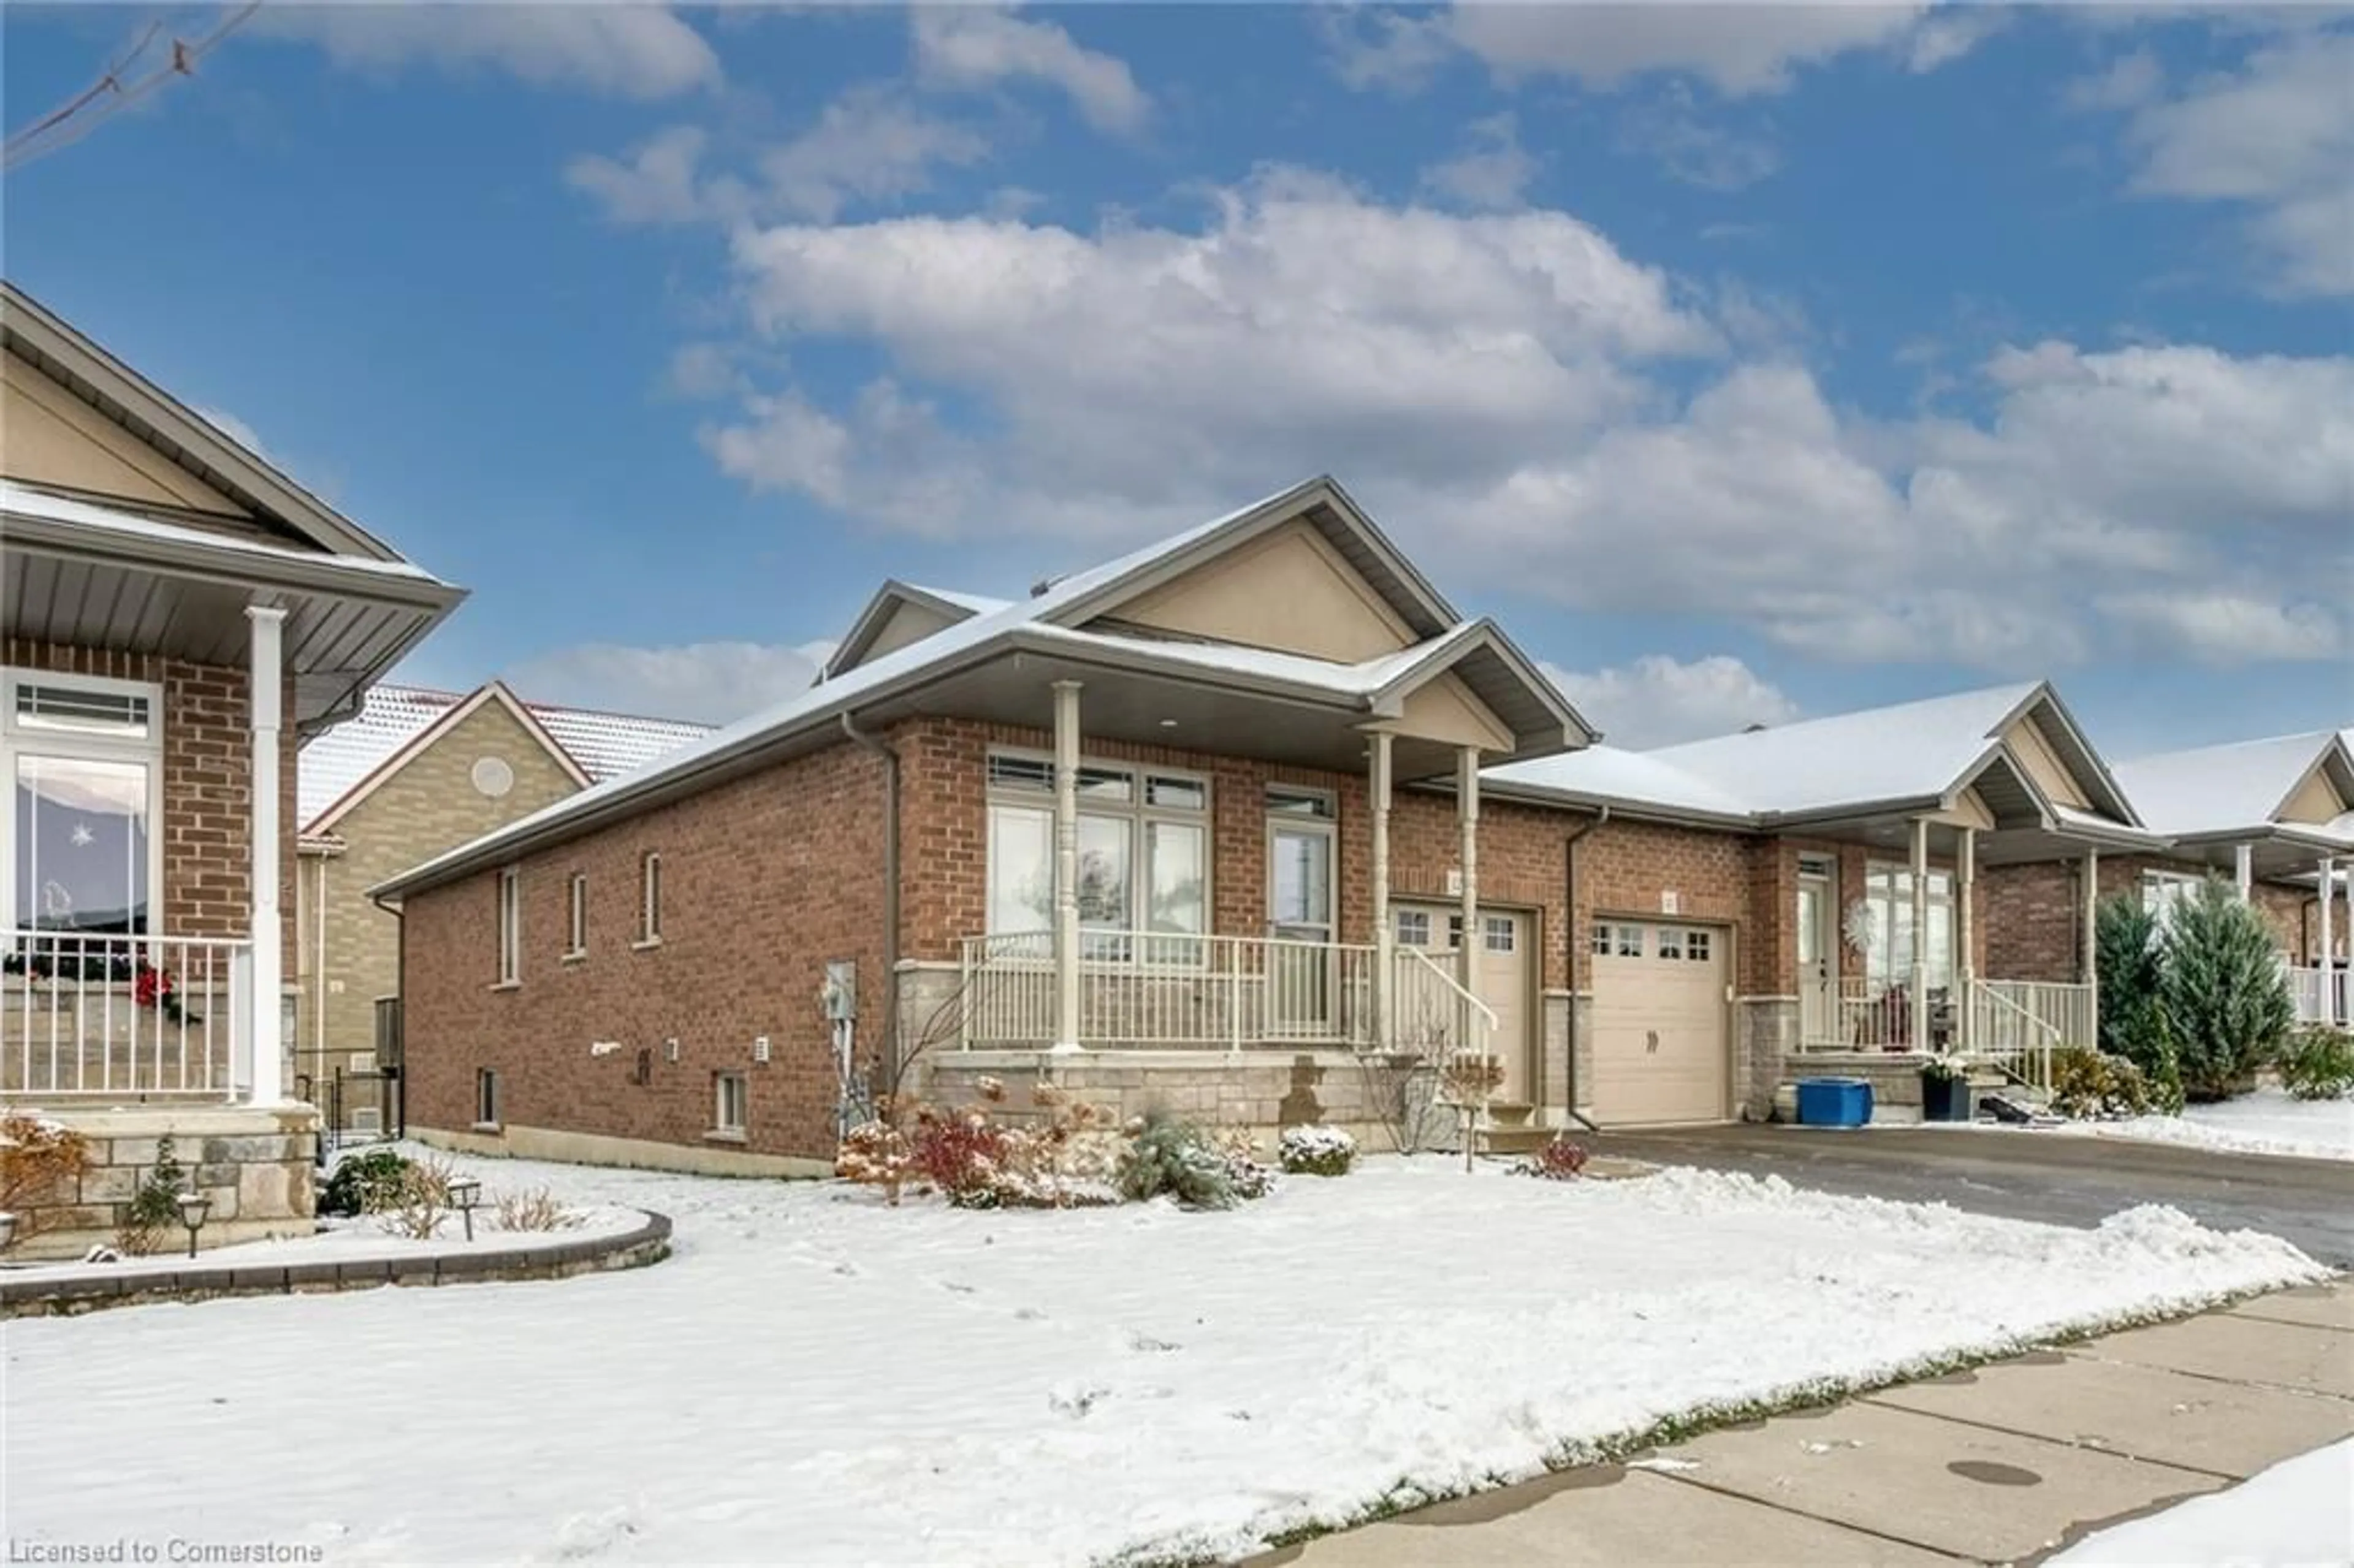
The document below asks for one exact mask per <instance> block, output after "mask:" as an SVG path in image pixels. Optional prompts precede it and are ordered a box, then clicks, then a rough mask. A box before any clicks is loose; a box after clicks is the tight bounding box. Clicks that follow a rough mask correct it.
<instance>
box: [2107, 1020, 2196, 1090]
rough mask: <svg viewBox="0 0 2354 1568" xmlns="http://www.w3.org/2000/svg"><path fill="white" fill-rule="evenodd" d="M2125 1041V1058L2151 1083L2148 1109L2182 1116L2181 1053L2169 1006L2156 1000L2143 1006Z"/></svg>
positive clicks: (2123, 1054)
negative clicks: (2159, 1004) (2176, 1041)
mask: <svg viewBox="0 0 2354 1568" xmlns="http://www.w3.org/2000/svg"><path fill="white" fill-rule="evenodd" d="M2103 1033H2106V1030H2104V1031H2103ZM2123 1044H2126V1047H2127V1049H2126V1050H2125V1051H2124V1052H2123V1053H2121V1054H2122V1056H2123V1058H2124V1059H2125V1060H2126V1061H2129V1062H2131V1063H2133V1064H2134V1065H2136V1066H2137V1067H2139V1068H2140V1069H2141V1071H2142V1076H2143V1077H2144V1078H2145V1079H2146V1080H2147V1082H2148V1085H2149V1108H2150V1109H2152V1110H2154V1111H2157V1112H2158V1113H2160V1114H2161V1115H2164V1116H2180V1115H2181V1114H2182V1104H2183V1095H2182V1056H2181V1053H2180V1052H2179V1051H2177V1050H2176V1049H2175V1044H2174V1026H2173V1025H2172V1024H2170V1023H2168V1022H2167V1021H2166V1009H2165V1008H2164V1007H2162V1006H2158V1005H2157V1004H2155V1003H2153V1004H2152V1005H2151V1006H2148V1007H2146V1008H2144V1009H2143V1010H2142V1012H2141V1014H2140V1016H2139V1017H2137V1018H2136V1019H2135V1020H2134V1021H2133V1023H2132V1027H2131V1029H2130V1030H2129V1031H2128V1032H2127V1033H2126V1035H2125V1036H2124V1039H2123Z"/></svg>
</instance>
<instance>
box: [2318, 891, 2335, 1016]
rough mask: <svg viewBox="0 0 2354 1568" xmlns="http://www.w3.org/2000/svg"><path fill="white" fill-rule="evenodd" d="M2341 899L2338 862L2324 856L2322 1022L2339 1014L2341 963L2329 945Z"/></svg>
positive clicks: (2321, 969)
mask: <svg viewBox="0 0 2354 1568" xmlns="http://www.w3.org/2000/svg"><path fill="white" fill-rule="evenodd" d="M2337 902H2338V862H2337V861H2336V859H2335V858H2333V857H2331V856H2329V855H2323V856H2322V857H2321V965H2320V971H2321V972H2320V977H2319V978H2320V982H2321V1022H2324V1023H2336V1022H2338V963H2337V956H2336V955H2335V954H2334V953H2333V952H2332V951H2331V949H2330V940H2331V938H2332V936H2333V934H2334V933H2332V931H2331V930H2330V927H2332V926H2333V925H2335V924H2336V913H2337V912H2336V910H2335V908H2334V907H2333V906H2335V905H2336V904H2337Z"/></svg>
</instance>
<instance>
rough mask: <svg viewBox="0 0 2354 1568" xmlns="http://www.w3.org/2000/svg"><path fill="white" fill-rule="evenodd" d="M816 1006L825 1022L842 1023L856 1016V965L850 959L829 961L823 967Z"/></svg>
mask: <svg viewBox="0 0 2354 1568" xmlns="http://www.w3.org/2000/svg"><path fill="white" fill-rule="evenodd" d="M818 1005H819V1006H820V1007H821V1008H822V1010H823V1011H824V1012H825V1016H826V1019H827V1022H832V1023H843V1022H849V1021H850V1020H852V1019H854V1018H856V1017H857V1016H858V965H857V963H856V962H855V961H854V960H853V959H828V960H827V961H826V966H825V984H824V985H823V986H822V987H821V988H820V989H819V991H818Z"/></svg>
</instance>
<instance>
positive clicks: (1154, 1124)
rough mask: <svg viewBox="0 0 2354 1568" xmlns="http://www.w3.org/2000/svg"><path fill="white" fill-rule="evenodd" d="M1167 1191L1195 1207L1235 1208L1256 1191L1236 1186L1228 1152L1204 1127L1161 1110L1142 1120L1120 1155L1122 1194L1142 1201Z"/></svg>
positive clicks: (1181, 1201)
mask: <svg viewBox="0 0 2354 1568" xmlns="http://www.w3.org/2000/svg"><path fill="white" fill-rule="evenodd" d="M1163 1193H1166V1194H1168V1195H1169V1196H1170V1197H1172V1198H1174V1199H1176V1200H1177V1201H1178V1202H1180V1203H1182V1204H1184V1205H1185V1206H1186V1207H1187V1208H1189V1209H1231V1208H1233V1207H1234V1206H1235V1203H1236V1202H1238V1201H1240V1200H1241V1199H1243V1198H1245V1197H1246V1196H1255V1195H1256V1194H1248V1193H1243V1192H1236V1191H1235V1174H1234V1170H1233V1167H1232V1165H1231V1163H1230V1162H1229V1161H1228V1160H1227V1158H1226V1155H1225V1153H1224V1152H1223V1151H1222V1150H1218V1149H1217V1148H1215V1147H1214V1146H1213V1145H1212V1143H1211V1142H1210V1140H1209V1139H1207V1138H1206V1137H1204V1135H1203V1132H1202V1129H1201V1128H1198V1127H1195V1126H1194V1125H1193V1123H1192V1122H1190V1121H1180V1120H1179V1119H1178V1118H1175V1117H1172V1116H1170V1115H1168V1114H1167V1113H1165V1112H1159V1111H1156V1112H1154V1113H1153V1114H1152V1115H1150V1116H1149V1117H1147V1118H1144V1120H1143V1121H1142V1122H1141V1123H1140V1124H1138V1125H1137V1126H1136V1128H1135V1136H1134V1139H1133V1141H1131V1142H1130V1143H1129V1146H1128V1152H1127V1153H1126V1154H1124V1155H1122V1156H1121V1157H1120V1162H1119V1194H1120V1196H1121V1197H1123V1198H1126V1199H1128V1200H1129V1202H1136V1203H1141V1202H1147V1201H1149V1200H1150V1199H1153V1198H1158V1197H1160V1196H1161V1195H1162V1194H1163Z"/></svg>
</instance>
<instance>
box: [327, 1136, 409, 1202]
mask: <svg viewBox="0 0 2354 1568" xmlns="http://www.w3.org/2000/svg"><path fill="white" fill-rule="evenodd" d="M408 1168H409V1160H408V1157H407V1156H405V1155H402V1154H399V1153H398V1152H396V1151H394V1150H389V1149H371V1150H368V1151H367V1152H366V1153H365V1154H355V1155H353V1156H351V1157H350V1158H349V1159H347V1160H344V1161H343V1162H342V1163H341V1164H339V1165H337V1166H336V1167H335V1173H334V1175H332V1176H330V1177H328V1178H327V1186H326V1190H325V1191H324V1192H321V1193H320V1194H319V1213H323V1214H340V1215H344V1216H345V1217H347V1218H348V1217H354V1216H357V1215H360V1214H376V1213H383V1212H384V1211H385V1210H387V1209H389V1208H391V1207H392V1206H393V1205H394V1204H396V1203H398V1202H400V1194H401V1191H402V1188H403V1187H404V1186H405V1185H406V1184H407V1182H408Z"/></svg>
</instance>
